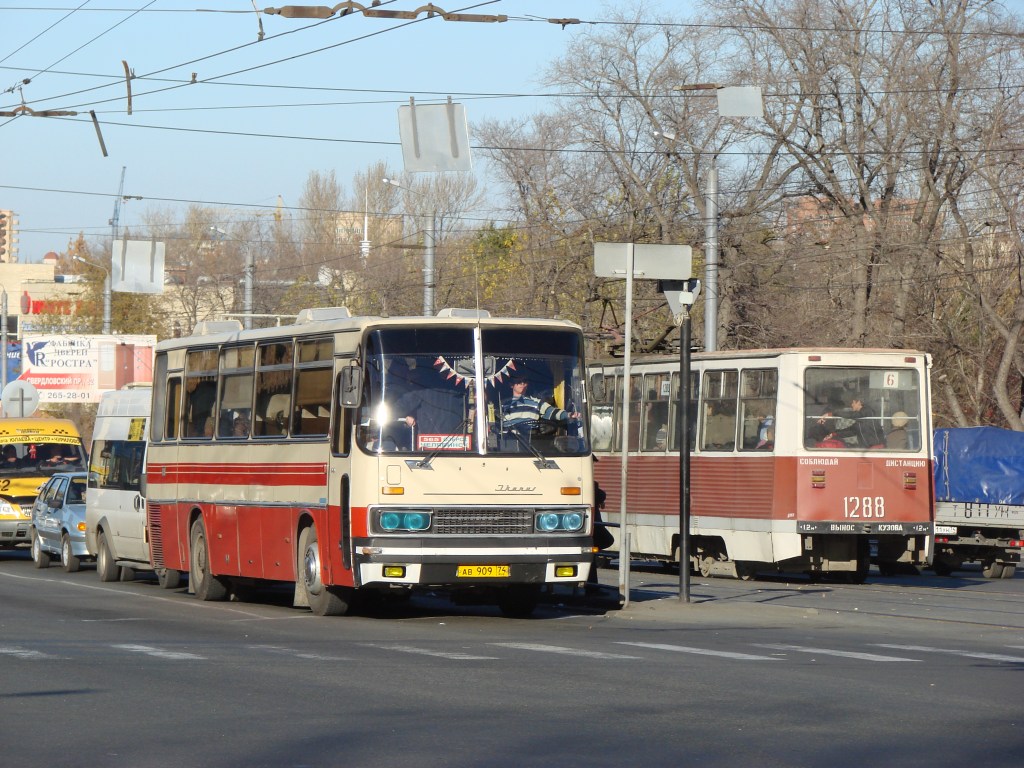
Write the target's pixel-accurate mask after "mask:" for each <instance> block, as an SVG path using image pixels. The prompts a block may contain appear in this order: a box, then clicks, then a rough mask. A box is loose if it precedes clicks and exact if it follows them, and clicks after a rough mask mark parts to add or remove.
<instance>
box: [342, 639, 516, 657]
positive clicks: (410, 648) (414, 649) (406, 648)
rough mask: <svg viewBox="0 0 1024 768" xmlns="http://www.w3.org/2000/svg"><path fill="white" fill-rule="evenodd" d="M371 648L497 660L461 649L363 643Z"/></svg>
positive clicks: (423, 654) (425, 654)
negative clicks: (451, 649) (448, 649)
mask: <svg viewBox="0 0 1024 768" xmlns="http://www.w3.org/2000/svg"><path fill="white" fill-rule="evenodd" d="M361 645H365V646H368V647H370V648H383V649H384V650H385V651H398V652H399V653H416V654H419V655H421V656H439V657H440V658H442V659H453V660H455V661H496V660H497V659H498V657H497V656H473V655H472V654H469V653H461V652H459V651H432V650H430V649H429V648H417V647H415V646H412V645H384V644H381V643H361Z"/></svg>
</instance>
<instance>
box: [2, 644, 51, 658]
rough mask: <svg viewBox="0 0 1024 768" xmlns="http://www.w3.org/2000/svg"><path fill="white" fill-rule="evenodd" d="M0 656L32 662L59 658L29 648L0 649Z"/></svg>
mask: <svg viewBox="0 0 1024 768" xmlns="http://www.w3.org/2000/svg"><path fill="white" fill-rule="evenodd" d="M0 654H3V655H4V656H17V657H18V658H19V659H32V660H33V661H35V660H39V659H59V658H60V656H53V655H51V654H49V653H43V652H42V651H34V650H32V649H31V648H18V647H17V646H15V647H13V648H0Z"/></svg>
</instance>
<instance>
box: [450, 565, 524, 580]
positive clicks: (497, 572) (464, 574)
mask: <svg viewBox="0 0 1024 768" xmlns="http://www.w3.org/2000/svg"><path fill="white" fill-rule="evenodd" d="M455 575H456V576H458V577H459V578H460V579H507V578H508V577H509V575H510V573H509V567H508V566H507V565H460V566H458V570H457V571H456V573H455Z"/></svg>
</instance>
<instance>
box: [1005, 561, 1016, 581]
mask: <svg viewBox="0 0 1024 768" xmlns="http://www.w3.org/2000/svg"><path fill="white" fill-rule="evenodd" d="M1016 570H1017V566H1016V565H1012V564H1011V565H1004V566H1003V578H1004V579H1012V578H1013V574H1014V572H1015V571H1016Z"/></svg>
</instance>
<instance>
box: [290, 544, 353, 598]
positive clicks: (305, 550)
mask: <svg viewBox="0 0 1024 768" xmlns="http://www.w3.org/2000/svg"><path fill="white" fill-rule="evenodd" d="M296 570H297V572H298V575H299V578H300V579H302V588H303V589H304V590H306V597H307V598H308V601H309V608H310V610H311V611H313V613H315V614H316V615H317V616H343V615H344V614H346V613H347V612H348V609H349V605H350V604H351V602H352V590H351V589H350V588H348V587H331V586H328V585H326V584H324V582H323V561H322V560H321V559H320V544H319V543H318V542H317V536H316V526H315V525H310V526H307V527H305V528H303V529H302V533H300V534H299V562H298V567H297V569H296Z"/></svg>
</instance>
